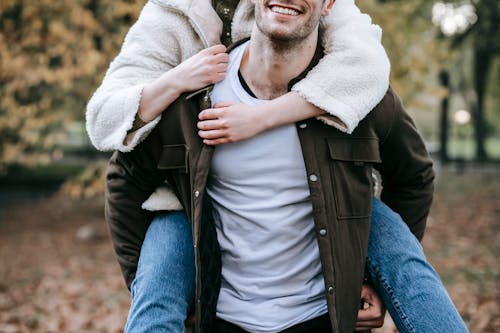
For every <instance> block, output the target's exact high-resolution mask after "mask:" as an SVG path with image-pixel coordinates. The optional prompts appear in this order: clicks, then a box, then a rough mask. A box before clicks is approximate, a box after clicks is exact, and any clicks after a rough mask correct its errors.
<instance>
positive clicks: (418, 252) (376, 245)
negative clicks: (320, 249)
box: [367, 199, 468, 333]
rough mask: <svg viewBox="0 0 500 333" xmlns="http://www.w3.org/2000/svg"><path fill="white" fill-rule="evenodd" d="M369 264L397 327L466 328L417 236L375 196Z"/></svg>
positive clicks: (413, 331)
mask: <svg viewBox="0 0 500 333" xmlns="http://www.w3.org/2000/svg"><path fill="white" fill-rule="evenodd" d="M367 266H368V273H369V275H370V278H371V280H372V283H373V285H374V288H375V289H376V290H377V292H378V293H379V295H380V297H381V298H382V300H383V302H384V304H385V306H386V307H387V310H388V311H389V313H390V315H391V317H392V319H393V320H394V323H395V324H396V326H397V328H398V330H399V332H400V333H422V332H425V333H433V332H435V333H447V332H449V333H461V332H468V330H467V327H466V326H465V323H464V322H463V320H462V318H461V317H460V315H459V314H458V312H457V310H456V309H455V306H454V305H453V303H452V301H451V299H450V297H449V296H448V293H447V292H446V290H445V288H444V286H443V284H442V282H441V280H440V278H439V276H438V275H437V273H436V271H435V270H434V269H433V268H432V266H431V265H430V264H429V263H428V262H427V259H426V258H425V255H424V252H423V250H422V246H421V245H420V243H419V242H418V240H417V239H416V238H415V236H413V234H412V233H411V231H410V229H409V228H408V226H407V225H406V224H405V223H404V222H403V220H402V219H401V217H400V216H399V215H398V214H396V213H394V212H393V211H392V210H391V209H390V208H389V207H387V206H386V205H385V204H384V203H382V202H381V201H380V200H378V199H374V201H373V213H372V220H371V229H370V240H369V244H368V258H367Z"/></svg>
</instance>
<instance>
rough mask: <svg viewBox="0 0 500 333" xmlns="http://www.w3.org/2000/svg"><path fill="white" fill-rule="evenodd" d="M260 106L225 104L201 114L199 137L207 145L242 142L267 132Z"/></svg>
mask: <svg viewBox="0 0 500 333" xmlns="http://www.w3.org/2000/svg"><path fill="white" fill-rule="evenodd" d="M260 114H261V113H260V108H259V106H251V107H250V106H248V105H244V104H239V103H234V102H225V103H219V104H215V105H214V107H213V108H212V109H206V110H203V111H202V112H200V114H199V116H198V117H199V119H200V121H199V122H198V129H199V131H198V135H199V136H200V137H201V138H202V139H203V142H204V143H205V144H207V145H219V144H223V143H230V142H236V141H242V140H245V139H248V138H251V137H253V136H255V135H257V134H259V133H260V132H262V131H264V130H266V128H267V127H266V126H267V125H266V122H265V120H264V118H263V117H262V116H260Z"/></svg>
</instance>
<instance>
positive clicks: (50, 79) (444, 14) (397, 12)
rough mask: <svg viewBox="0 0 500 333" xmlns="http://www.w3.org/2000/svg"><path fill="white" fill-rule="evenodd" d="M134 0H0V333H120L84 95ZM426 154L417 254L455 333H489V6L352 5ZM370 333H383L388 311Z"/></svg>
mask: <svg viewBox="0 0 500 333" xmlns="http://www.w3.org/2000/svg"><path fill="white" fill-rule="evenodd" d="M144 3H145V0H140V1H134V0H115V1H104V0H73V1H61V0H57V1H54V0H37V1H35V0H2V1H1V2H0V260H1V264H0V333H15V332H113V333H114V332H121V331H122V328H123V325H124V322H125V318H126V314H127V309H128V306H129V302H130V300H129V295H128V291H127V290H126V288H125V285H124V283H123V281H122V278H121V274H120V271H119V268H118V265H117V264H116V262H115V259H114V256H113V252H112V248H111V244H110V241H109V238H108V234H107V230H106V225H105V222H104V217H103V184H104V178H103V172H104V169H105V166H106V160H107V158H109V156H110V154H109V153H100V152H97V151H95V150H94V149H93V147H92V146H91V145H90V143H89V141H88V138H87V136H86V132H85V125H84V115H85V106H86V102H87V101H88V99H89V98H90V96H91V94H92V93H93V91H94V90H95V89H96V88H97V86H98V85H99V83H100V81H101V80H102V77H103V75H104V73H105V70H106V68H107V66H108V64H109V62H110V61H111V60H112V59H113V58H114V56H116V54H117V53H118V51H119V48H120V45H121V43H122V41H123V38H124V35H125V33H126V32H127V30H128V29H129V27H130V26H131V25H132V24H133V23H134V22H135V20H136V19H137V16H138V14H139V12H140V10H141V8H142V6H143V5H144ZM357 4H358V6H360V7H361V9H362V10H363V11H364V12H366V13H368V14H370V15H371V16H372V18H373V21H374V22H375V23H377V24H379V25H380V26H381V27H382V28H383V31H384V35H383V43H384V45H385V47H386V49H387V52H388V54H389V57H390V60H391V63H392V74H391V75H392V76H391V82H392V85H393V87H394V88H395V90H396V91H397V92H398V93H399V94H400V96H401V97H402V99H403V101H404V103H405V105H406V107H407V110H408V111H409V112H410V114H411V115H412V116H413V117H414V119H415V121H416V123H417V127H418V128H419V130H420V132H421V133H422V135H423V137H424V139H425V141H426V143H427V145H428V148H429V150H430V151H431V153H432V154H433V157H434V159H435V162H436V170H437V182H436V198H435V202H434V205H433V209H432V212H431V217H430V219H429V223H428V229H427V232H426V237H425V238H424V242H423V245H424V249H425V251H426V254H427V256H428V259H429V260H430V261H431V263H432V264H433V265H434V266H435V268H436V269H437V271H438V272H439V274H440V275H441V278H442V279H443V282H444V283H445V285H446V287H447V289H448V291H449V293H450V296H451V297H452V299H453V301H454V302H455V304H456V305H457V307H458V309H459V311H460V313H461V314H462V316H463V318H464V319H465V321H466V323H467V325H468V326H469V329H470V331H471V332H474V333H476V332H477V333H480V332H491V333H493V332H500V318H499V316H498V314H499V313H500V290H499V288H500V265H499V262H498V259H497V258H498V257H499V255H500V236H499V235H500V57H499V54H500V28H499V25H500V16H499V15H500V2H498V0H463V1H445V2H442V1H435V0H364V1H358V3H357ZM377 332H396V331H395V329H394V327H393V326H392V324H391V322H390V318H388V320H387V322H386V325H385V326H384V328H382V329H381V330H377Z"/></svg>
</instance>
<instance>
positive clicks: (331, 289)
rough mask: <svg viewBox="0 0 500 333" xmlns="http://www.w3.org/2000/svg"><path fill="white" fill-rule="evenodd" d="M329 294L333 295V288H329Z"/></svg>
mask: <svg viewBox="0 0 500 333" xmlns="http://www.w3.org/2000/svg"><path fill="white" fill-rule="evenodd" d="M328 293H329V294H330V295H333V287H332V286H330V287H328Z"/></svg>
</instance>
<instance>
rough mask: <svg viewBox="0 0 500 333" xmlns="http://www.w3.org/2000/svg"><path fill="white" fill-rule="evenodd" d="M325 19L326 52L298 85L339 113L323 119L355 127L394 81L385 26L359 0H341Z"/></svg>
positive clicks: (318, 103) (308, 96) (345, 128)
mask: <svg viewBox="0 0 500 333" xmlns="http://www.w3.org/2000/svg"><path fill="white" fill-rule="evenodd" d="M322 24H323V25H324V27H323V31H324V33H323V46H324V49H325V56H324V57H323V59H322V60H321V61H320V62H319V64H318V65H317V66H316V67H314V68H313V69H312V70H311V71H310V72H309V74H308V75H307V77H306V78H305V79H303V80H302V81H300V82H298V83H296V84H295V86H294V87H293V88H292V91H295V92H297V93H298V94H299V95H300V96H302V97H303V98H304V99H306V100H307V101H308V102H309V103H311V104H314V105H316V106H317V107H319V108H321V109H323V110H325V111H326V112H328V113H329V114H330V115H331V116H333V117H331V116H330V117H329V116H321V117H318V119H320V120H322V121H324V122H325V123H327V124H329V125H333V126H335V127H337V128H338V129H339V130H341V131H343V132H347V133H351V132H352V131H353V130H354V129H355V128H356V126H357V125H358V123H359V122H360V121H361V120H362V119H363V118H364V117H365V116H366V115H367V114H368V113H369V112H370V111H371V110H373V108H374V107H375V106H376V105H377V104H378V103H379V102H380V100H382V98H383V97H384V95H385V93H386V92H387V89H388V87H389V73H390V63H389V59H388V57H387V54H386V52H385V49H384V47H383V46H382V44H381V36H382V30H381V29H380V27H379V26H377V25H375V24H372V21H371V18H370V17H369V16H368V15H366V14H362V13H361V12H360V10H359V9H358V7H357V6H356V5H355V3H354V0H343V1H336V2H335V4H334V5H333V8H332V10H331V12H330V15H329V16H327V17H325V18H324V21H323V22H322ZM338 120H340V121H341V123H340V124H339V122H338Z"/></svg>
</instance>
